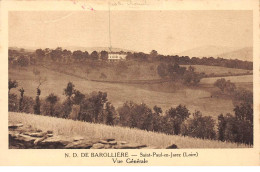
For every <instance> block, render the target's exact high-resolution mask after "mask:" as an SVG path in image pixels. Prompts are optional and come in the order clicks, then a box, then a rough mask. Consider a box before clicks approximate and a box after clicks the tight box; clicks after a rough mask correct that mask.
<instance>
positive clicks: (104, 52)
mask: <svg viewBox="0 0 260 172" xmlns="http://www.w3.org/2000/svg"><path fill="white" fill-rule="evenodd" d="M100 54H101V55H100V56H101V59H102V60H107V59H108V52H107V51H101V53H100Z"/></svg>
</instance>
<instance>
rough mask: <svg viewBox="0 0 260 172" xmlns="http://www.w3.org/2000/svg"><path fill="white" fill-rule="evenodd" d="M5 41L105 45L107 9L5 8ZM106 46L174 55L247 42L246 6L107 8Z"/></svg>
mask: <svg viewBox="0 0 260 172" xmlns="http://www.w3.org/2000/svg"><path fill="white" fill-rule="evenodd" d="M8 27H9V34H8V36H9V46H16V47H19V48H23V47H37V48H38V47H41V48H56V47H58V46H59V47H67V46H79V47H109V46H110V44H109V42H110V40H109V12H108V11H60V12H59V11H41V12H39V11H37V12H36V11H27V12H26V11H15V12H9V26H8ZM110 35H111V46H112V47H114V48H123V49H128V50H133V51H141V52H150V51H151V50H153V49H155V50H157V51H158V52H159V53H161V54H174V53H176V52H182V51H185V50H189V49H193V48H196V47H203V46H209V45H210V46H225V47H238V48H242V47H250V46H252V45H253V21H252V12H251V11H234V10H232V11H170V10H168V11H111V12H110Z"/></svg>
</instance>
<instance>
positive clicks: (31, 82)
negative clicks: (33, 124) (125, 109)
mask: <svg viewBox="0 0 260 172" xmlns="http://www.w3.org/2000/svg"><path fill="white" fill-rule="evenodd" d="M37 69H38V70H40V73H41V75H42V77H43V78H44V77H46V79H47V81H46V82H45V83H43V84H42V85H41V91H42V92H41V98H45V97H46V96H48V95H49V94H50V93H55V94H56V95H58V96H59V97H60V98H61V100H64V99H65V95H64V94H63V93H64V92H63V89H64V88H65V87H66V85H67V83H68V82H69V81H71V82H73V83H74V84H75V87H76V89H78V90H80V91H81V92H82V93H84V94H88V93H91V92H93V91H96V92H98V91H102V92H107V93H108V99H109V101H110V102H111V103H112V104H113V105H114V106H115V107H116V108H118V107H120V106H122V105H123V104H124V102H126V101H134V102H136V103H145V104H147V105H148V106H149V107H151V108H152V107H153V106H155V105H157V106H159V107H161V108H162V109H163V111H164V112H165V111H166V110H168V109H169V108H171V107H176V106H178V105H179V104H182V105H185V106H186V107H187V108H188V109H189V110H190V112H191V113H193V112H194V111H195V110H199V111H201V112H202V114H203V115H210V116H213V117H214V118H217V116H218V115H219V114H221V113H222V114H226V113H232V112H233V104H232V100H231V99H228V98H226V99H219V98H217V97H211V90H213V91H214V90H217V88H214V86H213V84H211V83H210V84H207V85H203V87H198V88H187V87H184V86H182V87H176V86H175V84H174V83H161V84H153V85H145V84H144V85H127V84H117V83H115V84H112V83H102V82H93V81H89V80H86V79H82V78H79V77H75V76H71V75H66V74H63V73H59V72H54V71H51V70H48V69H45V68H40V67H38V68H37ZM9 78H11V79H15V80H17V81H18V83H19V88H21V87H23V88H24V90H25V95H26V96H31V97H35V96H36V88H37V86H38V81H37V77H35V76H34V74H33V68H27V69H26V70H25V69H21V70H19V69H9ZM205 87H207V88H205ZM208 88H209V89H211V90H208ZM12 93H16V94H18V95H19V91H18V89H14V90H12Z"/></svg>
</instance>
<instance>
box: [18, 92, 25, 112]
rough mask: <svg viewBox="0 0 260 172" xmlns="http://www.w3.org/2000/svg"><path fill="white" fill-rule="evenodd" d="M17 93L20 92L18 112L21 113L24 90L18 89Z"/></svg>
mask: <svg viewBox="0 0 260 172" xmlns="http://www.w3.org/2000/svg"><path fill="white" fill-rule="evenodd" d="M19 91H20V94H21V97H20V101H19V111H20V112H21V111H22V108H23V95H24V89H23V88H20V89H19Z"/></svg>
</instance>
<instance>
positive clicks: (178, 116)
mask: <svg viewBox="0 0 260 172" xmlns="http://www.w3.org/2000/svg"><path fill="white" fill-rule="evenodd" d="M166 116H167V117H168V118H169V120H170V122H171V124H172V127H173V131H174V134H175V135H178V134H180V129H181V124H182V123H183V121H184V120H185V119H187V118H188V117H189V116H190V113H189V110H188V109H187V108H186V107H185V106H182V105H179V106H177V107H176V108H170V109H169V110H168V111H166Z"/></svg>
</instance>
